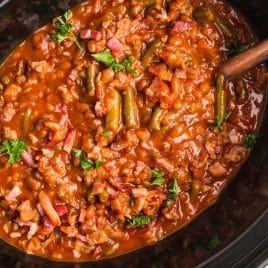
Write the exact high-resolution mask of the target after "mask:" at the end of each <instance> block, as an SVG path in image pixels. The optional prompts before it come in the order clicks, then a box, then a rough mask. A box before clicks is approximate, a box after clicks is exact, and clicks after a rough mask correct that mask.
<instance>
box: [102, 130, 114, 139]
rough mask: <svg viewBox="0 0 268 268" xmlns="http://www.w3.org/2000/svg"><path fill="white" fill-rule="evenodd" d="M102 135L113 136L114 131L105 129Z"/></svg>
mask: <svg viewBox="0 0 268 268" xmlns="http://www.w3.org/2000/svg"><path fill="white" fill-rule="evenodd" d="M101 136H103V137H106V138H111V137H112V136H113V133H112V132H110V131H103V132H101Z"/></svg>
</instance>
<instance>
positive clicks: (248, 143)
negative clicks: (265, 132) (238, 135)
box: [243, 133, 258, 149]
mask: <svg viewBox="0 0 268 268" xmlns="http://www.w3.org/2000/svg"><path fill="white" fill-rule="evenodd" d="M257 139H258V136H257V135H256V134H253V133H250V134H246V135H245V136H244V139H243V144H244V146H245V147H246V148H248V149H249V148H252V147H253V146H254V144H255V143H256V142H257Z"/></svg>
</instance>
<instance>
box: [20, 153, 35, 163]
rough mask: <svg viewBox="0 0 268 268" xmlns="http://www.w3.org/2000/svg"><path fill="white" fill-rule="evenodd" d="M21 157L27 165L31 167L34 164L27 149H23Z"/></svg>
mask: <svg viewBox="0 0 268 268" xmlns="http://www.w3.org/2000/svg"><path fill="white" fill-rule="evenodd" d="M21 159H22V161H23V163H24V164H25V165H26V166H28V167H32V166H33V165H34V162H33V158H32V156H31V153H30V151H29V150H25V151H24V152H23V153H22V155H21Z"/></svg>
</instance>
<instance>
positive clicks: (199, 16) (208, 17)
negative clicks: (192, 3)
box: [193, 5, 233, 38]
mask: <svg viewBox="0 0 268 268" xmlns="http://www.w3.org/2000/svg"><path fill="white" fill-rule="evenodd" d="M193 18H194V19H195V21H196V22H197V23H198V24H201V25H202V24H204V23H209V22H214V23H215V24H216V25H217V26H218V28H219V29H220V30H221V32H222V33H223V34H224V35H225V36H226V37H228V38H231V37H232V36H233V31H232V30H231V29H230V26H229V25H228V24H227V23H226V22H225V21H223V20H222V19H221V18H220V17H217V16H216V15H215V12H214V10H213V9H212V8H211V7H209V6H206V5H204V6H201V7H198V8H196V9H195V10H194V11H193Z"/></svg>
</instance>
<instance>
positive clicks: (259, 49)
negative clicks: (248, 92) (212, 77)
mask: <svg viewBox="0 0 268 268" xmlns="http://www.w3.org/2000/svg"><path fill="white" fill-rule="evenodd" d="M265 60H268V40H265V41H262V42H261V43H259V44H257V45H256V46H254V47H252V48H250V49H248V50H246V51H244V52H242V53H241V54H239V55H237V56H235V57H233V58H231V59H229V60H227V61H226V62H224V64H223V65H222V66H221V67H220V68H219V74H222V75H224V77H225V78H226V79H232V78H235V77H237V76H238V75H240V74H243V73H244V72H246V71H247V70H249V69H251V68H252V67H254V66H256V65H258V64H260V63H262V62H264V61H265Z"/></svg>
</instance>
